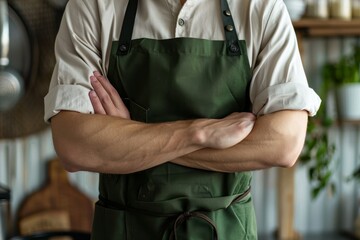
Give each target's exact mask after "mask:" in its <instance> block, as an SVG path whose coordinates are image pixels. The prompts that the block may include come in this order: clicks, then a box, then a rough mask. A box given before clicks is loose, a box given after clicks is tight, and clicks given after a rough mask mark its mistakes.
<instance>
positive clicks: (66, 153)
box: [54, 139, 82, 172]
mask: <svg viewBox="0 0 360 240" xmlns="http://www.w3.org/2000/svg"><path fill="white" fill-rule="evenodd" d="M54 147H55V152H56V154H57V156H58V157H59V160H60V162H61V164H62V166H63V167H64V169H65V170H66V171H68V172H78V171H80V170H82V169H81V168H80V166H78V164H77V162H76V160H75V158H74V157H73V156H74V154H73V150H72V149H71V147H67V145H66V143H63V141H59V140H55V139H54Z"/></svg>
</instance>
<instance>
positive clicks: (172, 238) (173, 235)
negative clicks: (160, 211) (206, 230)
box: [169, 211, 218, 240]
mask: <svg viewBox="0 0 360 240" xmlns="http://www.w3.org/2000/svg"><path fill="white" fill-rule="evenodd" d="M193 217H196V218H199V219H201V220H203V221H205V222H206V223H208V224H209V225H210V226H211V227H212V228H213V229H214V238H213V239H214V240H218V233H217V228H216V225H215V223H214V222H213V221H212V220H211V219H210V218H209V217H208V216H206V215H205V214H204V213H202V212H198V211H194V212H184V213H182V214H180V215H179V216H178V217H177V218H176V220H175V222H174V226H173V229H172V231H171V233H170V237H169V240H177V233H176V232H177V228H178V227H179V226H180V225H181V224H182V223H184V222H185V221H187V220H189V219H190V218H193Z"/></svg>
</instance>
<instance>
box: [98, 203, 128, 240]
mask: <svg viewBox="0 0 360 240" xmlns="http://www.w3.org/2000/svg"><path fill="white" fill-rule="evenodd" d="M104 239H106V240H126V239H127V238H126V224H125V211H122V210H115V209H112V208H106V207H104V206H102V205H100V204H99V203H96V205H95V215H94V222H93V229H92V234H91V240H104Z"/></svg>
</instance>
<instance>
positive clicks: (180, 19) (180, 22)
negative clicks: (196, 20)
mask: <svg viewBox="0 0 360 240" xmlns="http://www.w3.org/2000/svg"><path fill="white" fill-rule="evenodd" d="M178 24H179V25H180V26H184V24H185V20H184V19H182V18H179V21H178Z"/></svg>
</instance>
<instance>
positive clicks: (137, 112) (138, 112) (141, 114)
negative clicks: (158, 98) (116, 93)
mask: <svg viewBox="0 0 360 240" xmlns="http://www.w3.org/2000/svg"><path fill="white" fill-rule="evenodd" d="M124 103H125V105H126V106H127V107H128V110H129V112H130V116H131V119H132V120H135V121H139V122H144V123H147V122H148V111H149V108H148V109H146V108H144V107H142V106H141V105H139V104H137V103H136V102H134V101H132V100H131V99H130V98H125V99H124Z"/></svg>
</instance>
